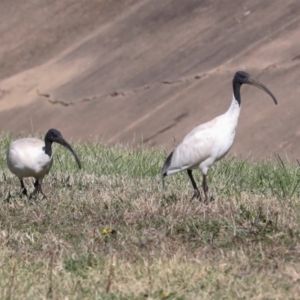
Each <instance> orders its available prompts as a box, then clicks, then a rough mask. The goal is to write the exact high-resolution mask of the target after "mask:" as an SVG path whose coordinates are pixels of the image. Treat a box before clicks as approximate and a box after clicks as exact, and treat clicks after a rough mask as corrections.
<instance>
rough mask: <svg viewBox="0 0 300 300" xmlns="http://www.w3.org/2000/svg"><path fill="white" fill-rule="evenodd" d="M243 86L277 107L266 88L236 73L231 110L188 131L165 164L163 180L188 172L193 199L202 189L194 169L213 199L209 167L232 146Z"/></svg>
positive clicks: (205, 190)
mask: <svg viewBox="0 0 300 300" xmlns="http://www.w3.org/2000/svg"><path fill="white" fill-rule="evenodd" d="M243 84H250V85H253V86H256V87H258V88H260V89H262V90H264V91H265V92H266V93H267V94H269V95H270V96H271V98H272V99H273V101H274V103H275V104H277V100H276V98H275V96H274V95H273V94H272V92H271V91H270V90H269V89H268V88H267V87H266V86H265V85H263V84H262V83H260V82H259V81H257V80H254V79H253V78H251V77H250V75H249V74H248V73H246V72H243V71H238V72H236V73H235V75H234V77H233V81H232V85H233V97H232V102H231V105H230V107H229V109H228V110H227V111H226V112H225V113H224V114H222V115H220V116H218V117H216V118H214V119H213V120H211V121H209V122H207V123H204V124H201V125H199V126H198V127H196V128H194V129H193V130H192V131H191V132H189V133H188V134H187V135H186V136H185V137H184V139H183V141H182V142H181V143H180V144H179V145H178V146H177V147H176V148H175V149H174V150H173V151H172V152H171V153H170V155H169V156H168V157H167V159H166V160H165V162H164V164H163V167H162V177H163V178H164V177H165V176H167V175H170V174H174V173H177V172H180V171H183V170H187V174H188V176H189V178H190V181H191V183H192V186H193V188H194V194H193V197H192V199H193V198H199V197H200V192H199V189H198V187H197V184H196V182H195V180H194V177H193V174H192V170H193V169H197V168H199V169H200V171H201V173H202V176H203V180H202V188H203V192H204V195H205V201H206V202H208V201H209V200H210V198H209V193H208V186H207V183H206V176H207V173H208V170H209V168H210V167H211V166H212V165H213V164H214V163H215V162H216V161H218V160H220V159H222V158H223V157H224V156H225V155H226V154H227V153H228V151H229V150H230V148H231V146H232V144H233V141H234V137H235V129H236V126H237V123H238V118H239V115H240V110H241V94H240V90H241V86H242V85H243Z"/></svg>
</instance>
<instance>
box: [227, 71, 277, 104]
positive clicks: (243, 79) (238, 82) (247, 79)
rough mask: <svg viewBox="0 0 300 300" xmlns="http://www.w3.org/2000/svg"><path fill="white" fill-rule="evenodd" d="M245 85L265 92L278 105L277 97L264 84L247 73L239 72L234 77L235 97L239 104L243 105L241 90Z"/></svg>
mask: <svg viewBox="0 0 300 300" xmlns="http://www.w3.org/2000/svg"><path fill="white" fill-rule="evenodd" d="M244 83H246V84H251V85H254V86H256V87H258V88H260V89H262V90H264V91H265V92H266V93H267V94H269V95H270V96H271V97H272V99H273V100H274V102H275V104H277V100H276V98H275V96H274V95H273V94H272V92H271V91H270V90H269V89H268V88H267V87H266V86H265V85H263V84H262V83H260V82H259V81H257V80H255V79H253V78H251V76H250V75H249V74H248V73H246V72H244V71H238V72H236V73H235V75H234V77H233V81H232V85H233V94H234V97H235V99H236V101H237V102H238V103H239V104H241V94H240V90H241V86H242V84H244Z"/></svg>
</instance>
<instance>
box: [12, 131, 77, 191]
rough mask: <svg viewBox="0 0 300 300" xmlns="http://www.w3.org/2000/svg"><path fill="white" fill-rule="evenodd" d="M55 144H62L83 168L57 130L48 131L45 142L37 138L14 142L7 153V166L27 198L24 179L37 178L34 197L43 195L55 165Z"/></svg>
mask: <svg viewBox="0 0 300 300" xmlns="http://www.w3.org/2000/svg"><path fill="white" fill-rule="evenodd" d="M53 142H56V143H58V144H61V145H63V146H64V147H66V148H67V149H68V150H70V152H71V153H72V154H73V155H74V157H75V159H76V161H77V164H78V166H79V168H81V163H80V161H79V158H78V156H77V154H76V153H75V151H74V150H73V148H72V147H71V146H70V144H69V143H68V142H67V141H66V140H65V139H64V138H63V136H62V135H61V133H60V132H59V131H58V130H56V129H50V130H48V132H47V134H46V136H45V140H44V141H42V140H40V139H37V138H22V139H19V140H16V141H13V142H12V143H11V144H10V146H9V148H8V151H7V165H8V168H9V169H10V171H11V172H12V173H13V174H15V175H16V176H17V177H18V178H19V180H20V183H21V189H22V193H23V194H24V195H26V196H27V190H26V187H25V185H24V182H23V178H25V177H34V178H35V182H34V186H35V190H34V192H33V193H32V195H33V194H36V193H41V194H43V191H42V188H41V185H42V182H43V179H44V177H45V175H47V174H48V173H49V171H50V169H51V167H52V163H53V156H52V143H53ZM43 195H44V194H43Z"/></svg>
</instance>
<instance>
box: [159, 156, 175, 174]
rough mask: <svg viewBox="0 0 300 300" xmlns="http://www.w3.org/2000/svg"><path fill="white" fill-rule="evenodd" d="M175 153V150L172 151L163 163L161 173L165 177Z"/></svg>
mask: <svg viewBox="0 0 300 300" xmlns="http://www.w3.org/2000/svg"><path fill="white" fill-rule="evenodd" d="M173 153H174V151H172V152H171V153H170V154H169V156H168V157H167V159H166V160H165V162H164V165H163V167H162V169H161V175H162V177H163V178H164V177H166V176H167V172H168V168H169V166H170V164H171V161H172V156H173Z"/></svg>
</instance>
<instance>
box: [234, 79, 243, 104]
mask: <svg viewBox="0 0 300 300" xmlns="http://www.w3.org/2000/svg"><path fill="white" fill-rule="evenodd" d="M232 86H233V96H234V98H235V100H236V101H237V103H238V104H239V106H241V86H242V85H241V84H240V83H239V82H236V81H233V83H232Z"/></svg>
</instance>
